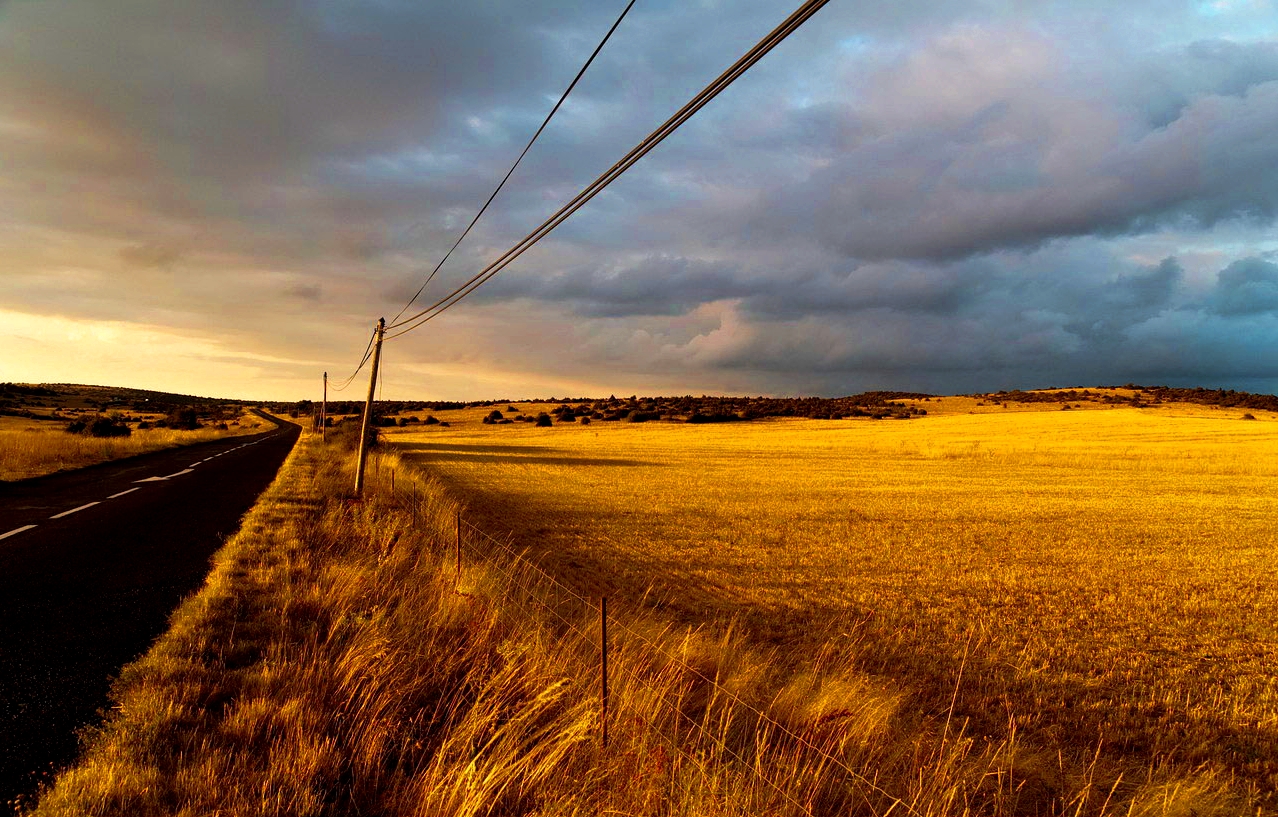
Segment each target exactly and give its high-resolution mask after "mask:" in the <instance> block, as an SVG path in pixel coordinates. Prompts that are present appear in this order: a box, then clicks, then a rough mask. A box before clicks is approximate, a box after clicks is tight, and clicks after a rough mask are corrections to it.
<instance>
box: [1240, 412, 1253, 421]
mask: <svg viewBox="0 0 1278 817" xmlns="http://www.w3.org/2000/svg"><path fill="white" fill-rule="evenodd" d="M1242 418H1243V419H1244V420H1254V419H1256V415H1254V414H1252V413H1251V412H1247V413H1246V414H1244V415H1243V416H1242Z"/></svg>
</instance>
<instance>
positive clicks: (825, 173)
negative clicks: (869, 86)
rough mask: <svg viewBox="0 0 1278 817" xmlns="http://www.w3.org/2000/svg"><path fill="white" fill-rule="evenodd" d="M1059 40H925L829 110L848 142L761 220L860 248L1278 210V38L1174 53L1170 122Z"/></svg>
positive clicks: (965, 247) (766, 202)
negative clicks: (1184, 68)
mask: <svg viewBox="0 0 1278 817" xmlns="http://www.w3.org/2000/svg"><path fill="white" fill-rule="evenodd" d="M1018 40H1019V41H1020V42H1019V46H1020V47H1019V48H1018V47H1016V46H1017V45H1018V42H1017V41H1018ZM1009 45H1010V46H1012V47H1010V48H1007V47H1006V46H1009ZM1051 48H1052V44H1051V43H1042V42H1036V37H1035V36H1034V35H1029V34H1025V33H1023V32H1018V31H1010V32H1008V31H1005V32H999V33H989V32H962V33H959V34H954V35H950V36H947V37H946V38H943V39H941V40H940V41H938V42H936V43H933V44H931V45H930V46H928V47H926V48H924V49H922V50H921V51H920V52H918V53H914V54H912V55H911V56H910V58H909V63H908V64H906V65H903V66H895V67H893V68H891V69H888V70H887V72H886V76H885V77H884V79H883V84H882V85H880V86H878V87H877V88H876V89H875V90H874V91H873V92H872V93H871V95H870V98H869V99H868V100H867V102H866V104H865V105H863V106H859V107H856V106H849V107H847V108H846V109H845V110H844V111H843V112H842V120H843V124H842V126H841V128H836V127H835V126H832V125H830V126H827V131H826V132H827V133H842V134H844V135H845V139H846V142H847V144H846V145H845V146H840V148H839V149H830V150H829V151H828V153H827V156H828V161H827V162H826V163H825V164H823V165H822V166H821V167H820V168H819V169H817V170H816V171H814V172H813V173H812V174H811V175H810V176H809V177H808V178H807V179H806V180H804V182H803V183H801V184H798V185H793V186H790V187H788V188H781V189H779V190H776V191H775V192H771V193H769V194H766V195H764V196H762V197H761V198H760V201H759V203H758V205H757V207H756V208H755V212H754V214H753V216H752V218H751V220H750V223H751V225H752V226H754V227H755V230H756V232H757V233H758V234H760V235H764V236H767V237H769V238H771V237H775V236H781V235H784V236H791V237H792V236H793V235H795V233H796V230H797V231H801V232H803V233H806V234H808V235H810V236H812V237H813V238H814V239H815V240H819V241H821V242H822V243H823V244H825V245H827V246H829V247H831V248H834V249H837V250H838V251H840V252H842V253H845V254H847V255H849V256H852V257H856V258H869V259H881V258H901V257H914V258H933V259H941V258H954V257H961V256H964V255H969V254H973V253H980V252H989V251H993V250H998V249H1006V248H1016V247H1032V246H1034V245H1036V244H1038V243H1041V242H1043V241H1047V240H1050V239H1053V238H1060V237H1075V236H1086V235H1119V234H1130V233H1142V232H1150V231H1154V230H1158V229H1161V228H1164V227H1167V226H1183V225H1185V224H1186V223H1188V224H1190V225H1192V226H1193V227H1195V228H1207V227H1211V226H1213V225H1215V224H1217V223H1220V222H1222V221H1226V220H1230V219H1247V220H1251V221H1254V222H1256V223H1264V224H1268V223H1270V222H1272V220H1273V218H1274V215H1275V212H1276V211H1278V140H1275V139H1274V138H1273V137H1272V134H1273V133H1274V132H1275V129H1278V58H1276V56H1275V55H1276V49H1275V48H1274V47H1273V46H1271V45H1269V44H1263V45H1259V46H1256V47H1253V48H1242V47H1236V46H1228V47H1226V46H1222V45H1220V44H1209V43H1200V44H1198V45H1197V46H1194V47H1192V48H1190V49H1189V50H1188V53H1187V54H1182V55H1181V56H1182V57H1184V58H1185V59H1187V60H1189V61H1190V62H1191V63H1193V62H1195V61H1197V60H1198V56H1196V55H1200V52H1203V51H1208V52H1210V53H1211V54H1213V55H1214V57H1215V62H1217V63H1225V64H1227V66H1226V67H1227V68H1228V69H1229V70H1225V68H1222V69H1221V70H1219V71H1218V72H1217V74H1218V75H1217V76H1216V77H1214V78H1209V77H1206V76H1204V75H1202V74H1192V73H1191V74H1179V73H1176V72H1172V71H1169V70H1163V71H1162V73H1161V76H1160V78H1161V80H1162V83H1161V85H1160V90H1161V91H1163V92H1164V93H1165V95H1166V96H1167V97H1168V99H1174V100H1175V103H1174V104H1172V103H1171V102H1167V103H1165V104H1164V105H1161V106H1160V107H1161V108H1162V109H1163V110H1164V112H1165V113H1166V115H1167V116H1168V117H1169V121H1166V122H1165V123H1162V124H1157V125H1156V124H1154V123H1153V122H1151V121H1150V118H1149V117H1150V111H1148V110H1141V109H1140V108H1139V106H1137V105H1133V104H1131V100H1127V99H1123V98H1121V97H1115V98H1110V99H1104V98H1102V99H1099V100H1098V99H1096V98H1095V96H1096V95H1095V93H1093V92H1089V91H1087V89H1085V88H1083V87H1077V86H1076V83H1078V82H1079V81H1080V79H1082V78H1076V77H1071V76H1069V75H1064V74H1062V73H1060V72H1059V69H1058V67H1057V64H1056V60H1055V59H1054V58H1050V57H1045V56H1043V54H1042V52H1043V51H1044V50H1047V51H1049V53H1050V49H1051ZM1163 59H1164V60H1166V59H1167V58H1165V57H1164V58H1163ZM1104 70H1105V71H1107V72H1113V71H1117V70H1118V66H1106V67H1105V69H1104ZM1148 70H1150V71H1154V70H1155V69H1153V68H1150V69H1148ZM1209 79H1210V80H1211V81H1209ZM828 116H829V114H827V117H828ZM1157 118H1158V117H1155V119H1157ZM805 227H806V228H807V229H805Z"/></svg>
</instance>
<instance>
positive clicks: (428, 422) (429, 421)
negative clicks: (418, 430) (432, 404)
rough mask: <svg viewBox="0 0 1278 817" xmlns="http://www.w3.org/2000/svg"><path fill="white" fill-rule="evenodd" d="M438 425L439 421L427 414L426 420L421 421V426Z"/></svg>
mask: <svg viewBox="0 0 1278 817" xmlns="http://www.w3.org/2000/svg"><path fill="white" fill-rule="evenodd" d="M439 424H440V423H439V420H438V419H437V418H436V417H435V415H433V414H427V415H426V419H425V420H422V425H427V426H437V425H439Z"/></svg>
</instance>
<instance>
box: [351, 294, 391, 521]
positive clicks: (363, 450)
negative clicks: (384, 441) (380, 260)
mask: <svg viewBox="0 0 1278 817" xmlns="http://www.w3.org/2000/svg"><path fill="white" fill-rule="evenodd" d="M385 334H386V319H385V318H378V319H377V333H376V334H375V335H374V341H373V373H372V374H371V375H370V376H369V378H368V399H367V400H365V401H364V419H363V420H361V421H360V424H359V461H358V462H356V463H355V496H359V495H360V494H361V493H363V492H364V460H365V459H366V458H367V457H368V426H369V423H371V422H372V419H373V397H374V396H375V392H376V390H377V364H378V363H380V362H381V359H382V336H383V335H385Z"/></svg>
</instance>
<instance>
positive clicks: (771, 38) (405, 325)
mask: <svg viewBox="0 0 1278 817" xmlns="http://www.w3.org/2000/svg"><path fill="white" fill-rule="evenodd" d="M828 2H829V0H807V2H805V3H804V4H803V5H802V6H800V7H799V8H798V9H797V10H796V11H795V12H794V13H793V14H791V15H790V16H789V17H788V18H786V20H785V21H784V22H783V23H781V25H779V26H777V27H776V28H775V29H773V30H772V32H771V33H769V34H768V35H767V36H766V37H764V38H763V39H762V40H760V41H759V42H758V43H757V44H755V46H754V47H753V48H751V49H750V50H749V51H747V52H746V53H745V55H743V56H742V57H741V58H740V59H738V60H737V61H736V62H735V63H733V64H732V65H731V66H730V67H729V68H728V69H727V70H726V71H724V72H723V73H722V74H720V75H719V77H718V78H717V79H715V80H714V81H713V82H711V83H710V84H709V85H707V86H706V87H705V88H704V89H703V90H702V91H701V92H700V93H698V94H697V95H696V96H694V97H693V98H692V99H691V100H689V101H688V102H687V104H685V105H684V106H683V107H682V108H680V109H679V110H678V111H677V112H676V113H675V114H674V115H673V116H671V117H670V118H669V119H667V120H666V121H665V122H664V123H663V124H662V125H661V126H660V127H658V128H657V129H656V130H654V131H653V132H652V133H650V134H649V135H648V136H647V138H645V139H644V140H643V141H642V142H640V143H639V144H638V145H636V146H635V147H634V148H633V149H631V151H630V152H629V153H627V154H626V155H625V156H624V157H622V158H621V159H620V160H619V161H618V162H617V163H616V164H614V165H613V166H612V167H611V168H609V169H608V170H607V171H605V172H604V173H603V174H602V175H600V176H599V178H597V179H595V180H594V181H593V182H591V184H590V185H588V186H587V187H586V188H585V189H583V190H582V191H581V192H580V193H578V194H577V195H576V196H575V197H574V198H573V199H572V200H571V201H569V202H568V203H567V204H565V205H564V206H563V207H561V208H560V209H559V210H557V211H556V212H555V213H554V215H552V216H551V217H550V218H548V219H546V220H545V221H544V222H542V224H541V225H540V226H539V227H537V229H535V230H533V231H532V232H531V233H529V234H528V235H526V236H525V237H524V238H523V240H521V241H520V242H519V243H518V244H516V245H515V246H514V247H511V248H510V249H509V250H507V251H506V252H505V253H503V254H502V255H501V257H499V258H497V259H496V260H495V261H493V262H492V263H491V264H489V265H488V266H486V267H484V268H483V269H482V270H480V271H479V272H478V273H476V274H475V275H473V276H471V277H470V278H469V279H467V280H466V282H465V283H463V284H462V285H461V286H459V287H457V288H456V289H454V290H453V291H452V292H451V293H449V294H448V295H446V296H444V297H443V298H440V299H439V300H438V301H436V302H435V303H433V304H431V305H430V306H429V307H427V308H426V309H423V310H422V311H420V312H418V313H416V314H415V315H412V316H410V317H408V318H404V319H403V320H397V321H395V322H394V323H392V324H391V325H390V326H389V327H387V328H388V329H398V330H399V331H398V332H396V333H395V334H393V335H388V336H387V340H392V339H394V338H397V337H400V336H402V335H405V334H407V333H408V332H411V331H413V330H414V329H417V328H418V327H420V326H421V325H422V324H424V323H426V322H427V321H429V320H431V319H432V318H434V317H436V316H438V315H439V314H440V313H442V312H444V311H445V310H447V309H449V308H451V307H452V306H454V305H456V304H457V302H458V301H460V300H462V299H463V298H465V297H466V296H468V295H469V294H470V293H472V292H474V291H475V290H476V289H478V288H479V287H480V286H482V285H483V284H485V283H487V282H488V281H489V280H490V279H491V278H492V277H493V276H494V275H496V274H497V273H499V272H501V271H502V270H503V269H505V268H506V267H507V266H509V265H510V263H511V262H512V261H514V260H515V259H516V258H518V257H519V256H520V255H522V254H523V253H524V252H526V251H527V250H528V249H530V248H531V247H532V246H533V245H534V244H536V243H537V242H538V241H540V240H541V239H543V238H545V237H546V236H547V235H549V234H550V232H551V231H553V230H554V229H555V228H556V227H558V226H559V225H560V224H562V223H563V222H564V221H566V220H567V219H568V217H569V216H571V215H572V214H573V213H575V212H576V211H577V210H579V209H581V207H582V206H584V205H585V204H586V202H588V201H590V200H591V199H592V198H594V197H595V196H596V195H598V194H599V193H600V192H601V191H603V190H604V188H606V187H607V186H608V185H610V184H611V183H612V182H613V181H615V180H616V179H617V178H618V177H619V176H621V174H623V173H625V172H626V171H627V170H629V169H630V168H631V167H632V166H633V165H634V164H635V163H636V162H638V161H639V160H640V159H642V158H643V157H644V156H645V155H647V154H648V152H649V151H651V150H652V149H653V148H655V147H656V146H657V145H659V144H660V143H661V142H662V141H663V140H665V138H666V137H667V136H669V135H670V134H671V133H674V131H675V130H677V129H678V128H679V127H680V126H681V125H683V124H684V123H685V122H687V121H688V120H689V119H691V118H692V117H693V115H695V114H696V113H697V111H699V110H701V109H702V108H704V107H705V106H706V105H707V104H708V103H709V102H710V100H712V99H714V98H715V97H716V96H718V95H719V94H720V93H721V92H722V91H723V90H724V89H725V88H727V87H728V86H729V85H731V84H732V83H733V82H734V81H735V80H736V79H737V78H738V77H740V76H741V75H742V74H744V73H745V72H746V71H747V70H749V69H750V68H751V67H752V66H753V65H754V64H755V63H757V62H758V61H759V60H760V59H762V58H763V57H764V55H766V54H767V53H768V52H769V51H771V50H772V49H773V48H775V47H776V46H777V45H778V44H780V43H781V41H782V40H784V39H785V38H786V37H788V36H790V34H792V33H794V31H795V30H797V29H798V28H799V26H801V25H803V24H804V23H805V22H807V21H808V20H809V19H810V18H811V17H812V16H813V15H814V14H816V13H817V12H818V11H820V10H821V8H823V7H824V6H825V5H826V4H827V3H828Z"/></svg>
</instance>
